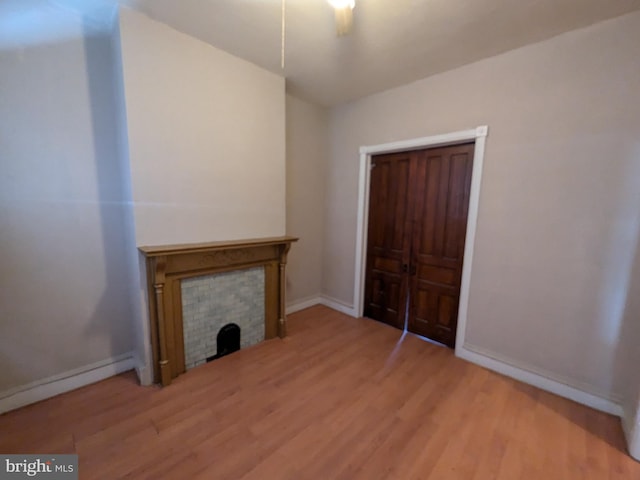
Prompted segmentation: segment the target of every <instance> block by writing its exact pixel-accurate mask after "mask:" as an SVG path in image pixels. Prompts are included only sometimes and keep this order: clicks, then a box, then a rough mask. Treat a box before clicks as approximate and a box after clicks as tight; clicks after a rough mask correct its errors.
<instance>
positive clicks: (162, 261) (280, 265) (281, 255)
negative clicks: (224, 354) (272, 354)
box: [139, 237, 298, 386]
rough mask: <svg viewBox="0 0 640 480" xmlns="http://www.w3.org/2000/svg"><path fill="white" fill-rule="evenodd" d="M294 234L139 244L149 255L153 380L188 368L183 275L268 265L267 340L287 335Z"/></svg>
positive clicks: (165, 381) (164, 382) (164, 381)
mask: <svg viewBox="0 0 640 480" xmlns="http://www.w3.org/2000/svg"><path fill="white" fill-rule="evenodd" d="M297 240H298V239H297V238H295V237H274V238H258V239H250V240H238V241H232V242H211V243H192V244H185V245H161V246H152V247H140V248H139V250H140V251H141V252H142V254H143V255H144V256H145V257H146V268H147V286H148V292H149V319H150V327H151V345H152V350H153V374H154V382H156V383H162V385H163V386H166V385H169V384H170V383H171V380H172V379H174V378H175V377H177V376H178V375H180V374H181V373H183V372H184V371H185V362H184V358H185V357H184V337H183V326H182V291H181V287H180V282H181V281H182V279H184V278H189V277H197V276H202V275H209V274H212V273H218V272H227V271H231V270H240V269H244V268H251V267H257V266H264V271H265V275H264V277H265V299H264V302H265V304H264V316H265V339H269V338H274V337H276V336H279V337H281V338H283V337H285V336H286V334H287V320H286V316H285V266H286V263H287V253H288V252H289V249H290V248H291V243H293V242H296V241H297Z"/></svg>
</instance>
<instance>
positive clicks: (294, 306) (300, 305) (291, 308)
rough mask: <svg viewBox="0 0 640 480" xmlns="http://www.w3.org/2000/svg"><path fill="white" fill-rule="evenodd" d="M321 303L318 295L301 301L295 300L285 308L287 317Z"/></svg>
mask: <svg viewBox="0 0 640 480" xmlns="http://www.w3.org/2000/svg"><path fill="white" fill-rule="evenodd" d="M321 303H322V298H321V296H320V295H316V296H314V297H307V298H306V299H302V300H297V301H295V302H293V303H291V304H289V305H287V308H286V311H287V315H290V314H292V313H296V312H299V311H300V310H304V309H305V308H309V307H313V306H314V305H320V304H321Z"/></svg>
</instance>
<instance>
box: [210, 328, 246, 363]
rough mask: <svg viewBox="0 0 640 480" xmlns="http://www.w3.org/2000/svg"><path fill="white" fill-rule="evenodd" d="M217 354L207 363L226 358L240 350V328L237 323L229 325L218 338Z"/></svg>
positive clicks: (221, 331) (219, 333)
mask: <svg viewBox="0 0 640 480" xmlns="http://www.w3.org/2000/svg"><path fill="white" fill-rule="evenodd" d="M216 340H217V341H216V344H217V353H216V354H215V355H213V356H212V357H208V358H207V362H210V361H212V360H215V359H216V358H221V357H224V356H225V355H229V354H230V353H233V352H237V351H238V350H240V327H239V326H238V325H236V324H235V323H227V324H226V325H225V326H224V327H222V328H221V329H220V331H219V332H218V336H217V337H216Z"/></svg>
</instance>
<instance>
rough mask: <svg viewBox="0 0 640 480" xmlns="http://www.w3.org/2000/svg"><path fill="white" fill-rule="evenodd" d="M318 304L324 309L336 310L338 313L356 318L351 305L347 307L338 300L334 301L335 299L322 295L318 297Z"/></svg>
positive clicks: (354, 310)
mask: <svg viewBox="0 0 640 480" xmlns="http://www.w3.org/2000/svg"><path fill="white" fill-rule="evenodd" d="M320 303H321V304H322V305H324V306H325V307H329V308H332V309H334V310H337V311H338V312H342V313H344V314H347V315H349V316H350V317H355V318H358V317H359V316H360V315H358V312H357V311H356V309H355V308H354V307H353V306H352V305H347V304H346V303H343V302H341V301H340V300H336V299H335V298H332V297H328V296H326V295H323V296H322V297H320Z"/></svg>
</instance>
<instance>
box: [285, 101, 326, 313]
mask: <svg viewBox="0 0 640 480" xmlns="http://www.w3.org/2000/svg"><path fill="white" fill-rule="evenodd" d="M286 102H287V104H286V108H287V234H288V235H293V236H296V237H299V238H300V240H299V241H298V242H297V243H296V244H294V245H293V247H292V249H291V252H290V253H289V265H288V267H287V304H289V305H291V304H294V303H296V302H300V301H304V300H307V299H311V298H317V297H319V296H320V294H321V292H322V265H323V262H322V255H323V246H322V245H323V241H324V191H325V170H326V165H327V155H328V145H329V136H328V135H329V133H328V125H329V124H328V120H329V116H328V111H327V110H326V109H325V108H322V107H319V106H317V105H314V104H312V103H308V102H305V101H303V100H300V99H298V98H296V97H293V96H291V95H287V98H286Z"/></svg>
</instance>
